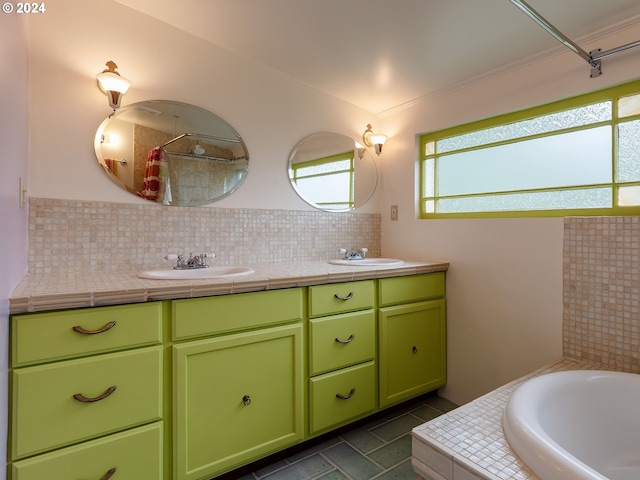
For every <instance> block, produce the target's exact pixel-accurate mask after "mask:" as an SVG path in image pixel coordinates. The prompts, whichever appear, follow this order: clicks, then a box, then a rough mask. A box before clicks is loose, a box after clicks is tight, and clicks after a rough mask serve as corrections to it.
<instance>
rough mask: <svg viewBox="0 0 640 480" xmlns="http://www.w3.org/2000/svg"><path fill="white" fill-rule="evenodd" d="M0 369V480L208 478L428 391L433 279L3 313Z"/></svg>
mask: <svg viewBox="0 0 640 480" xmlns="http://www.w3.org/2000/svg"><path fill="white" fill-rule="evenodd" d="M372 275H374V274H372ZM375 275H377V274H375ZM354 277H357V275H354ZM365 278H366V277H365ZM10 362H11V365H10V371H9V414H10V421H9V438H8V475H9V476H8V480H36V479H38V480H39V479H41V478H47V479H52V480H67V479H71V478H73V479H76V478H77V479H80V478H82V479H87V480H89V479H96V480H97V479H107V478H110V479H111V478H112V480H116V479H120V478H122V479H136V480H137V479H144V480H209V479H211V478H214V477H216V476H219V475H222V474H225V473H227V472H229V471H232V470H234V469H236V468H238V467H241V466H243V465H246V464H248V463H251V462H252V461H255V460H259V459H261V458H264V457H266V456H268V455H270V454H272V453H276V452H278V451H281V450H283V449H286V448H287V447H290V446H293V445H296V444H298V443H301V442H303V441H305V440H308V439H311V438H313V437H318V436H320V435H323V434H325V433H328V432H330V431H331V430H334V429H336V428H339V427H342V426H344V425H347V424H349V423H352V422H354V421H356V420H359V419H362V418H365V417H367V416H369V415H371V414H374V413H377V412H379V411H381V410H382V409H385V408H387V407H389V406H392V405H395V404H398V403H400V402H402V401H405V400H409V399H411V398H413V397H416V396H418V395H421V394H423V393H427V392H429V391H433V390H436V389H437V388H439V387H442V386H443V385H444V384H445V382H446V306H445V273H444V272H434V273H426V274H412V275H405V276H397V277H388V278H373V279H363V280H354V281H345V282H338V283H329V284H320V285H310V286H305V287H296V288H283V289H275V290H265V291H257V292H247V293H233V294H227V295H214V296H209V297H199V298H184V299H171V300H165V301H160V302H147V303H140V304H132V305H120V306H110V307H93V308H79V309H74V310H59V311H52V312H38V313H25V314H20V315H13V316H12V317H11V320H10Z"/></svg>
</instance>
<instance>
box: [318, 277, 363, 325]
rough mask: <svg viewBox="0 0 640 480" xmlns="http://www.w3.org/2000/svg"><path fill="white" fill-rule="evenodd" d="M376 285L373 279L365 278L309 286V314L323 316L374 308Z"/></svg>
mask: <svg viewBox="0 0 640 480" xmlns="http://www.w3.org/2000/svg"><path fill="white" fill-rule="evenodd" d="M374 285H375V284H374V281H373V280H363V281H361V282H346V283H331V284H328V285H316V286H312V287H309V316H310V317H321V316H324V315H333V314H336V313H346V312H353V311H356V310H366V309H369V308H373V306H374V296H375V287H374Z"/></svg>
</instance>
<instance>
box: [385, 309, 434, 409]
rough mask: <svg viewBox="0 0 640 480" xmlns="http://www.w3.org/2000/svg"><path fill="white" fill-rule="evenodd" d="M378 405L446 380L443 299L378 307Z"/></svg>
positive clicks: (428, 388) (426, 389)
mask: <svg viewBox="0 0 640 480" xmlns="http://www.w3.org/2000/svg"><path fill="white" fill-rule="evenodd" d="M378 319H379V335H380V339H379V345H380V352H379V353H380V354H379V360H380V407H381V408H384V407H386V406H389V405H393V404H395V403H398V402H401V401H403V400H407V399H409V398H411V397H415V396H416V395H420V394H422V393H426V392H429V391H431V390H435V389H436V388H439V387H441V386H443V385H444V384H445V383H446V371H447V370H446V312H445V300H444V299H441V300H432V301H428V302H419V303H412V304H408V305H398V306H394V307H384V308H381V309H380V311H379V317H378Z"/></svg>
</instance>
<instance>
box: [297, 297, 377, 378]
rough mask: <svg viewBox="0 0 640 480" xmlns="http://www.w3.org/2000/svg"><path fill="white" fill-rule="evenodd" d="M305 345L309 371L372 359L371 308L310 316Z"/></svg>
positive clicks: (373, 325)
mask: <svg viewBox="0 0 640 480" xmlns="http://www.w3.org/2000/svg"><path fill="white" fill-rule="evenodd" d="M309 345H310V347H311V352H310V356H309V374H310V375H318V374H320V373H324V372H328V371H330V370H335V369H337V368H342V367H347V366H349V365H355V364H356V363H362V362H366V361H368V360H373V358H374V357H375V354H376V316H375V313H374V311H373V310H366V311H364V312H353V313H344V314H342V315H333V316H330V317H322V318H316V319H313V320H310V321H309Z"/></svg>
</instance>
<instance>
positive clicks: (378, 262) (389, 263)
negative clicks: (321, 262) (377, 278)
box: [329, 258, 404, 267]
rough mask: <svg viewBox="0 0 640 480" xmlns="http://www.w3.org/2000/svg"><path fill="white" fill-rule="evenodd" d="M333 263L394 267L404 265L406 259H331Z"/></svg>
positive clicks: (352, 265)
mask: <svg viewBox="0 0 640 480" xmlns="http://www.w3.org/2000/svg"><path fill="white" fill-rule="evenodd" d="M329 263H331V264H333V265H348V266H350V267H393V266H397V265H402V264H403V263H404V260H398V259H397V258H362V259H360V260H344V259H338V260H329Z"/></svg>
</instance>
